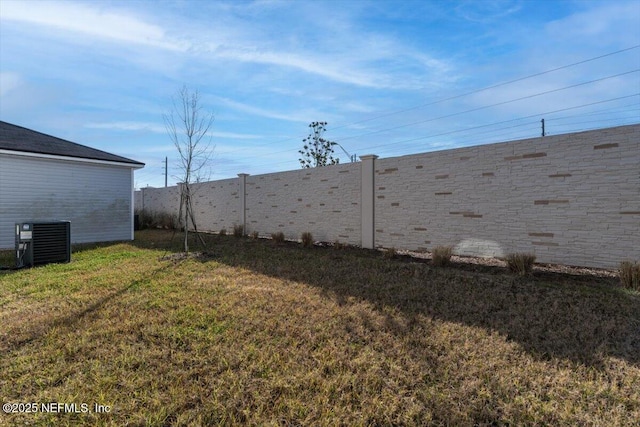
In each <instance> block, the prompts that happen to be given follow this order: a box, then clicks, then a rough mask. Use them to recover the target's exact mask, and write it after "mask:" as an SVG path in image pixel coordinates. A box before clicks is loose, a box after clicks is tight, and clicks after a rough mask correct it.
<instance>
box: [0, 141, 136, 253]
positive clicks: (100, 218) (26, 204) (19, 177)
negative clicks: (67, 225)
mask: <svg viewBox="0 0 640 427" xmlns="http://www.w3.org/2000/svg"><path fill="white" fill-rule="evenodd" d="M131 170H132V168H130V167H126V166H118V165H108V164H97V163H90V162H86V161H72V160H69V161H67V160H59V159H51V158H46V159H45V158H37V157H24V156H19V155H16V156H14V155H7V154H0V248H12V247H13V246H14V231H13V230H14V226H15V223H18V222H29V221H34V222H35V221H50V220H68V221H71V241H72V243H86V242H101V241H115V240H131V239H132V238H133V232H132V229H133V226H132V221H133V220H132V180H133V174H132V173H131Z"/></svg>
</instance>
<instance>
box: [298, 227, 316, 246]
mask: <svg viewBox="0 0 640 427" xmlns="http://www.w3.org/2000/svg"><path fill="white" fill-rule="evenodd" d="M300 239H301V240H302V246H304V247H305V248H310V247H311V246H313V234H311V233H309V232H308V231H305V232H304V233H302V235H301V236H300Z"/></svg>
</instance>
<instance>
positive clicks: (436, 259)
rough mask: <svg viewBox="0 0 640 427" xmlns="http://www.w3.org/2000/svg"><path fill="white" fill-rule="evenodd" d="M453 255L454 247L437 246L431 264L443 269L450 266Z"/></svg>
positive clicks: (432, 253)
mask: <svg viewBox="0 0 640 427" xmlns="http://www.w3.org/2000/svg"><path fill="white" fill-rule="evenodd" d="M451 255H453V247H451V246H436V247H435V248H433V251H431V262H432V263H433V265H435V266H438V267H443V266H445V265H447V264H449V261H450V260H451Z"/></svg>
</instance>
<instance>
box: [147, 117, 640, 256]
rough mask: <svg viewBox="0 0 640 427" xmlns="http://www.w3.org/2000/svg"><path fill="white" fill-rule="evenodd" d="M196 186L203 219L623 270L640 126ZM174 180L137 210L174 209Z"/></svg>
mask: <svg viewBox="0 0 640 427" xmlns="http://www.w3.org/2000/svg"><path fill="white" fill-rule="evenodd" d="M360 160H361V161H360V162H357V163H349V164H341V165H334V166H326V167H321V168H313V169H300V170H294V171H287V172H278V173H271V174H264V175H255V176H252V175H247V174H239V175H238V177H237V178H232V179H224V180H219V181H211V182H204V183H199V184H193V185H192V189H193V190H192V191H193V194H194V195H193V200H194V211H195V215H196V219H197V224H198V228H199V229H202V230H206V231H215V232H217V231H220V230H221V229H226V230H228V231H230V230H232V229H233V227H234V226H236V225H242V226H244V230H245V232H246V233H251V232H253V231H257V232H258V233H259V234H260V235H263V236H268V235H270V234H271V233H273V232H278V231H282V232H283V233H284V234H285V236H286V237H287V238H291V239H297V238H299V237H300V235H301V233H303V232H305V231H308V232H311V233H312V234H313V236H314V239H316V240H320V241H327V242H334V241H340V242H342V243H348V244H354V245H359V246H362V247H365V248H376V247H387V248H390V247H394V248H396V249H406V250H418V251H422V250H430V249H432V248H433V247H435V246H440V245H443V246H453V247H454V253H456V254H459V255H471V256H495V257H501V256H504V255H506V254H508V253H513V252H529V253H535V254H536V256H537V261H538V262H545V263H561V264H567V265H577V266H590V267H604V268H611V267H616V266H617V265H618V264H619V263H620V261H623V260H627V259H629V260H638V259H640V124H636V125H628V126H619V127H614V128H607V129H599V130H593V131H586V132H578V133H571V134H564V135H555V136H546V137H540V138H531V139H526V140H519V141H510V142H502V143H496V144H488V145H481V146H475V147H466V148H457V149H451V150H443V151H435V152H430V153H422V154H414V155H408V156H402V157H392V158H384V159H380V158H378V157H377V156H375V155H366V156H361V157H360ZM179 199H180V196H179V188H178V187H176V186H174V187H167V188H145V189H143V190H141V191H137V192H136V194H135V203H136V204H135V206H136V209H138V210H141V209H145V210H146V211H149V212H154V213H161V212H162V213H169V214H175V215H177V213H178V209H179Z"/></svg>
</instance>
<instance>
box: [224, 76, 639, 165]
mask: <svg viewBox="0 0 640 427" xmlns="http://www.w3.org/2000/svg"><path fill="white" fill-rule="evenodd" d="M598 80H601V79H598ZM596 81H597V80H596ZM557 90H559V89H554V91H557ZM639 95H640V92H638V93H634V94H631V95H626V96H620V97H616V98H610V99H605V100H601V101H594V102H590V103H586V104H581V105H577V106H572V107H567V108H561V109H557V110H552V111H545V112H540V113H536V114H531V115H528V116H522V117H517V118H513V119H508V120H502V121H498V122H492V123H487V124H482V125H477V126H471V127H467V128H464V129H456V130H452V131H447V132H441V133H438V134H433V135H426V136H420V137H415V138H409V139H405V140H399V141H394V142H390V143H385V144H379V145H374V146H368V147H367V150H371V149H373V148H381V147H387V146H392V145H397V144H403V143H408V142H414V141H419V140H424V139H429V138H435V137H439V136H447V135H452V134H456V133H463V132H469V131H474V134H476V133H477V130H478V129H482V128H489V127H492V126H496V125H501V124H506V123H512V122H516V121H522V120H526V119H531V118H539V117H542V116H548V115H551V114H555V113H559V112H564V111H571V110H576V109H580V108H585V107H590V106H593V105H600V104H605V103H607V102H614V101H619V100H623V99H628V98H632V97H636V96H639ZM632 105H637V104H632ZM481 108H485V107H481ZM616 108H618V107H616ZM456 114H458V113H456ZM517 126H518V125H516V126H513V127H517ZM523 126H524V125H523ZM596 128H597V127H596ZM532 129H535V130H537V129H539V125H538V124H537V123H536V124H535V126H534V127H532ZM488 132H491V130H488V131H487V132H485V133H488ZM554 133H556V132H554ZM292 151H294V149H290V150H283V151H280V152H275V153H271V154H281V153H286V152H292ZM291 162H292V161H289V160H287V161H284V162H269V163H260V164H255V163H253V166H276V165H282V164H287V163H291ZM225 170H228V169H221V170H219V172H220V171H225Z"/></svg>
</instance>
